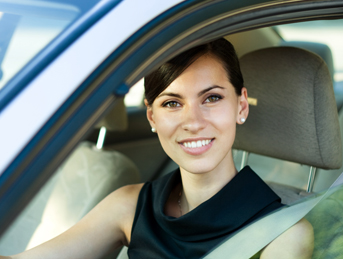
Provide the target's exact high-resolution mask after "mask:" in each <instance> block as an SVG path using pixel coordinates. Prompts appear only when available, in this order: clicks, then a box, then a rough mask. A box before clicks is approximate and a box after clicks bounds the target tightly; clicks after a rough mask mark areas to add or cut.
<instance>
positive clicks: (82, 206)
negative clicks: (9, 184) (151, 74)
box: [0, 99, 140, 255]
mask: <svg viewBox="0 0 343 259" xmlns="http://www.w3.org/2000/svg"><path fill="white" fill-rule="evenodd" d="M98 127H102V129H103V130H102V132H103V131H104V129H105V128H107V129H108V130H112V131H118V130H124V129H125V128H126V127H127V115H126V109H125V105H124V102H123V100H122V99H120V100H118V101H117V102H116V104H115V106H114V107H113V109H112V110H111V111H110V112H109V114H107V116H106V117H105V118H104V119H103V120H102V121H101V122H100V123H99V124H98ZM99 142H102V143H103V138H102V140H100V141H99ZM102 143H97V146H98V147H97V146H95V145H94V144H93V143H91V142H87V141H85V142H82V143H80V144H79V145H78V147H77V148H76V149H75V150H74V151H73V153H72V154H71V155H70V156H69V157H68V158H67V159H66V160H65V162H64V163H63V164H62V165H61V166H60V167H59V168H58V170H57V171H56V172H55V174H54V176H53V177H52V179H50V180H49V182H48V183H47V184H46V185H45V186H44V187H43V188H42V189H41V190H40V191H39V193H38V194H37V195H36V196H35V198H34V199H33V201H32V202H31V203H30V204H29V205H28V206H27V208H26V209H25V210H24V211H23V213H22V214H21V215H20V217H18V219H17V220H16V221H15V222H14V223H13V224H12V225H11V227H10V228H9V230H8V231H7V232H6V233H5V234H4V236H3V237H2V238H1V240H0V251H1V254H4V255H10V254H16V253H20V252H22V251H24V250H25V249H28V248H31V247H34V246H36V245H38V244H40V243H42V242H45V241H47V240H49V239H51V238H53V237H55V236H57V235H59V234H60V233H62V232H64V231H65V230H67V229H68V228H70V227H71V226H73V225H74V224H75V223H76V222H78V221H79V220H80V219H81V218H82V217H83V216H84V215H85V214H86V213H87V212H88V211H90V210H91V209H92V208H93V207H94V206H95V205H96V204H97V203H98V202H100V201H101V200H102V199H103V198H104V197H105V196H107V195H108V194H109V193H111V192H112V191H114V190H115V189H117V188H119V187H121V186H123V185H127V184H132V183H138V182H139V178H140V177H139V172H138V169H137V167H136V166H135V165H134V164H133V162H132V161H131V160H130V159H128V158H127V157H126V156H124V155H123V154H121V153H119V152H117V151H112V150H103V149H102V148H101V147H102Z"/></svg>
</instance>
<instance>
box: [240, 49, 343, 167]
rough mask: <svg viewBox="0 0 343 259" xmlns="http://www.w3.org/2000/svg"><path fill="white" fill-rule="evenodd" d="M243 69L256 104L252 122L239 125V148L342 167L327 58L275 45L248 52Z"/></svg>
mask: <svg viewBox="0 0 343 259" xmlns="http://www.w3.org/2000/svg"><path fill="white" fill-rule="evenodd" d="M241 69H242V73H243V77H244V81H245V86H246V88H247V89H248V96H249V97H250V98H252V99H251V100H252V102H251V103H252V104H251V105H250V107H249V108H250V113H249V116H248V118H247V121H246V122H245V123H244V124H243V125H240V126H237V135H236V140H235V143H234V148H236V149H241V150H246V151H248V152H252V153H256V154H261V155H266V156H270V157H275V158H279V159H283V160H288V161H293V162H297V163H301V164H306V165H310V166H315V167H319V168H323V169H335V168H340V166H341V164H342V146H341V136H340V128H339V123H338V116H337V108H336V102H335V97H334V92H333V86H332V81H331V75H330V73H329V71H328V68H327V66H326V64H325V62H324V61H323V60H322V59H321V58H320V57H319V56H317V55H316V54H313V53H311V52H308V51H306V50H303V49H298V48H293V47H275V48H268V49H262V50H257V51H254V52H251V53H249V54H246V55H245V56H243V57H242V58H241ZM254 103H255V104H256V105H254Z"/></svg>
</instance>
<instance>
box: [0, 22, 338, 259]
mask: <svg viewBox="0 0 343 259" xmlns="http://www.w3.org/2000/svg"><path fill="white" fill-rule="evenodd" d="M225 38H226V39H227V40H229V41H230V42H231V43H232V44H233V45H234V46H235V49H236V52H237V54H238V56H239V58H240V59H241V66H242V67H241V68H242V72H243V76H244V80H245V84H246V87H247V89H248V95H249V104H250V114H249V117H248V119H247V122H246V124H244V126H238V127H237V136H236V140H235V144H234V150H233V156H234V161H235V165H236V168H237V169H238V170H240V169H241V168H242V167H244V166H245V165H249V166H250V167H251V168H252V169H253V170H254V171H255V172H256V173H257V174H258V175H259V176H260V177H261V178H262V179H263V180H264V181H265V182H267V183H268V185H269V186H270V187H271V188H272V189H273V190H274V191H275V192H276V193H277V194H278V195H279V196H280V197H281V199H282V202H283V203H284V204H292V203H293V202H295V201H297V200H299V199H301V198H302V197H305V196H308V195H311V194H312V193H319V192H321V191H324V190H326V189H328V188H329V187H330V185H331V184H332V183H333V182H334V180H335V179H336V178H337V177H338V176H339V175H340V173H341V172H342V171H343V169H342V139H343V136H342V134H343V112H342V105H343V94H342V93H343V92H342V90H341V89H340V86H341V85H342V82H340V81H339V82H337V81H335V77H334V73H335V67H334V62H333V56H332V52H331V50H330V48H329V47H328V46H327V45H325V44H322V43H317V42H303V41H285V40H284V39H283V38H282V37H281V36H280V34H279V33H278V31H277V30H276V29H275V28H274V27H266V28H260V29H254V30H250V31H245V32H240V33H235V34H231V35H227V36H225ZM294 60H300V63H299V64H300V65H299V66H292V64H293V62H294ZM321 62H322V63H323V64H324V65H320V67H321V70H320V71H319V72H318V71H317V69H316V68H318V66H319V65H318V66H317V67H316V66H315V65H314V64H322V63H321ZM261 64H266V66H262V65H261ZM256 68H258V69H256ZM308 71H310V72H308ZM256 78H258V79H259V80H258V81H257V80H256ZM313 78H315V80H314V81H313V80H312V79H313ZM266 82H268V83H266ZM332 82H333V86H332ZM134 87H135V86H134ZM309 96H310V97H309ZM140 98H141V100H140V102H139V105H136V106H134V107H125V103H124V100H120V101H119V102H117V104H116V106H115V107H113V109H112V110H111V111H110V112H109V113H108V114H106V116H105V117H104V118H102V119H101V121H99V123H98V124H97V126H96V128H95V129H94V130H93V132H91V134H90V135H89V136H88V137H87V139H85V140H84V141H83V142H81V143H79V145H78V146H77V147H76V148H75V150H74V151H73V153H72V154H71V155H70V156H69V157H68V158H67V159H66V160H65V161H64V163H63V164H62V165H61V166H60V167H59V169H58V170H56V172H55V173H54V175H53V177H52V178H51V179H50V180H49V181H48V182H47V183H46V184H45V186H44V187H43V188H42V189H41V190H40V191H39V192H38V193H37V195H36V196H35V198H34V199H33V200H32V201H31V202H30V204H29V205H28V206H27V207H26V208H25V209H24V210H23V212H22V213H21V214H20V216H19V217H18V218H17V219H16V220H15V221H14V223H13V224H12V225H11V226H10V228H9V229H8V230H7V231H6V233H5V234H4V235H3V236H2V237H1V239H0V251H1V253H2V254H3V255H11V254H16V253H20V252H22V251H24V250H26V249H29V248H32V247H34V246H36V245H38V244H40V243H42V242H44V241H46V240H49V239H51V238H53V237H54V236H56V235H58V234H60V233H62V232H64V231H65V230H66V229H68V228H69V227H71V226H72V225H74V224H75V223H76V222H77V221H79V220H80V219H81V218H82V217H83V216H84V215H85V214H86V213H87V212H88V211H90V210H91V209H92V208H93V207H94V206H95V205H96V204H97V203H98V202H100V201H101V200H102V199H103V198H104V197H105V196H106V195H108V194H109V193H111V192H112V191H114V190H116V189H117V188H119V187H121V186H124V185H127V184H134V183H138V182H146V181H151V180H154V179H157V178H158V177H161V176H163V175H165V174H167V173H169V172H171V171H172V170H174V169H175V168H177V165H176V164H175V163H174V162H173V161H172V160H171V159H170V158H169V157H168V156H167V155H166V154H165V153H164V151H163V149H162V147H161V145H160V143H159V140H158V138H157V135H156V134H154V133H152V132H151V129H150V125H149V123H148V121H147V119H146V109H145V107H144V105H143V98H144V97H143V96H140ZM299 111H300V112H299ZM336 111H337V113H336ZM328 114H329V115H330V116H327V115H328ZM337 115H338V116H337ZM312 118H315V119H314V120H312ZM328 132H329V133H330V134H327V133H328ZM276 133H277V134H276ZM329 135H331V137H330V136H329ZM335 195H336V196H335V197H330V199H328V200H326V201H325V202H323V204H322V205H321V206H317V207H316V208H315V209H314V210H313V211H311V212H310V213H309V214H308V216H307V219H308V220H309V221H310V222H311V224H312V225H313V227H314V233H315V250H314V256H313V258H337V257H334V256H335V255H336V254H337V253H338V252H337V247H338V245H339V244H341V245H342V244H343V237H342V235H340V234H339V233H342V227H343V224H338V225H337V227H335V229H333V226H334V224H335V223H336V222H339V223H340V221H341V220H342V219H341V218H340V217H339V215H341V214H342V209H343V207H342V205H343V204H342V201H343V199H342V198H341V197H342V195H343V193H342V192H338V193H336V194H335ZM332 208H334V209H332ZM328 211H329V213H328ZM324 218H325V219H326V220H324ZM330 229H331V230H330ZM119 253H120V254H119ZM118 254H119V256H118V257H117V258H127V256H126V251H125V249H123V250H122V252H120V249H119V250H116V251H115V252H114V253H113V254H112V255H109V256H108V257H106V258H115V257H116V256H117V255H118Z"/></svg>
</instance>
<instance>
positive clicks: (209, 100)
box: [205, 95, 222, 103]
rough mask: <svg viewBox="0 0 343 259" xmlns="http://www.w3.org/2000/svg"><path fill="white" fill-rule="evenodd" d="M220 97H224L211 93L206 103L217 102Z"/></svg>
mask: <svg viewBox="0 0 343 259" xmlns="http://www.w3.org/2000/svg"><path fill="white" fill-rule="evenodd" d="M220 99H222V98H221V97H220V96H218V95H211V96H209V97H207V98H206V100H205V103H212V102H216V101H218V100H220Z"/></svg>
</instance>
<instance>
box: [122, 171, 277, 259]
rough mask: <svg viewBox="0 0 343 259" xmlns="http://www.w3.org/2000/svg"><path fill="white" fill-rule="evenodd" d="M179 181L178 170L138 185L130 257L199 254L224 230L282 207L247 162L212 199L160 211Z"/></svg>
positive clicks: (222, 235)
mask: <svg viewBox="0 0 343 259" xmlns="http://www.w3.org/2000/svg"><path fill="white" fill-rule="evenodd" d="M180 182H181V175H180V171H179V169H177V170H175V171H174V172H172V173H170V174H168V175H166V176H164V177H162V178H160V179H158V180H156V181H153V182H147V183H146V184H145V185H144V186H143V187H142V190H141V192H140V194H139V197H138V203H137V208H136V214H135V218H134V221H133V226H132V232H131V243H130V245H129V249H128V255H129V258H130V259H145V258H149V259H151V258H154V259H159V258H161V259H162V258H163V259H166V258H188V259H192V258H200V257H201V256H203V255H205V254H206V253H207V252H208V251H209V250H211V248H213V247H214V246H216V245H217V244H219V243H220V242H222V241H224V239H225V237H226V236H227V235H228V234H230V233H232V232H234V231H235V230H237V229H239V228H241V227H243V226H245V225H246V224H248V223H249V222H251V221H253V220H255V219H257V218H258V217H261V216H263V215H265V214H267V213H269V212H271V211H273V210H275V209H277V208H280V207H282V206H283V205H282V204H281V203H280V198H279V197H278V196H277V195H276V194H275V193H274V192H273V191H272V190H271V189H270V188H269V187H268V185H266V184H265V183H264V182H263V181H262V180H261V179H260V178H259V176H257V175H256V174H255V172H254V171H252V170H251V169H250V167H248V166H246V167H245V168H243V169H242V170H241V171H240V172H239V173H238V174H237V175H236V176H235V177H234V178H233V179H232V180H231V181H230V182H229V183H228V184H227V185H225V186H224V187H223V188H222V189H221V190H220V191H219V192H218V193H217V194H215V195H214V196H213V197H212V198H210V199H209V200H207V201H205V202H204V203H202V204H200V205H199V206H198V207H196V208H195V209H193V210H192V211H190V212H188V213H187V214H185V215H183V216H181V217H179V218H175V217H170V216H167V215H165V214H164V205H165V203H166V201H167V199H168V198H169V195H170V193H171V191H172V190H173V188H174V187H175V186H176V185H177V184H179V183H180Z"/></svg>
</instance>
